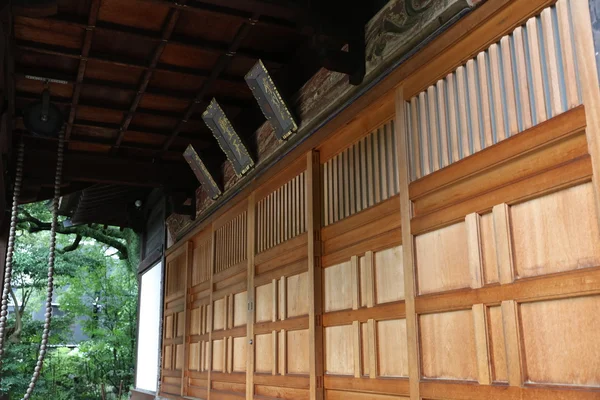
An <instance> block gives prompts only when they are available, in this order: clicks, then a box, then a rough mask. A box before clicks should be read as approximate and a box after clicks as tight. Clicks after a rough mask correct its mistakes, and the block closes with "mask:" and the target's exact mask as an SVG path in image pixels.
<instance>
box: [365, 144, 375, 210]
mask: <svg viewBox="0 0 600 400" xmlns="http://www.w3.org/2000/svg"><path fill="white" fill-rule="evenodd" d="M365 139H366V148H365V151H366V155H367V181H366V187H367V190H368V197H367V207H371V206H372V205H373V204H374V201H375V188H374V186H375V185H374V182H375V180H374V178H373V142H372V141H373V138H372V136H367V137H366V138H365Z"/></svg>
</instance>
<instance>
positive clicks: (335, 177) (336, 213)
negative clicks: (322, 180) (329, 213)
mask: <svg viewBox="0 0 600 400" xmlns="http://www.w3.org/2000/svg"><path fill="white" fill-rule="evenodd" d="M332 164H333V222H337V220H338V219H339V215H340V214H339V197H338V180H339V177H338V160H337V157H334V158H333V159H332Z"/></svg>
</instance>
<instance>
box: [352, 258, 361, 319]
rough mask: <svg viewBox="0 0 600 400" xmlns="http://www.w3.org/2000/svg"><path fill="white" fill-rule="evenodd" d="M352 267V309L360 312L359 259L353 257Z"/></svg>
mask: <svg viewBox="0 0 600 400" xmlns="http://www.w3.org/2000/svg"><path fill="white" fill-rule="evenodd" d="M350 265H351V268H352V276H351V279H352V309H353V310H358V308H359V307H360V285H359V279H360V273H359V270H358V257H357V256H352V257H351V258H350Z"/></svg>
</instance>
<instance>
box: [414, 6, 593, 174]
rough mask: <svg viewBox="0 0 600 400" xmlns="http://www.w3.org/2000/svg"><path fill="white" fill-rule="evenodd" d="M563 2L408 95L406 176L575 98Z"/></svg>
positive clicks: (453, 158) (486, 143) (440, 164)
mask: <svg viewBox="0 0 600 400" xmlns="http://www.w3.org/2000/svg"><path fill="white" fill-rule="evenodd" d="M566 3H567V2H566V1H564V2H562V4H561V5H560V6H559V7H556V6H555V7H549V8H547V9H545V10H544V11H543V12H542V13H541V14H540V15H538V16H535V17H532V18H530V19H529V20H528V21H527V22H526V23H525V24H524V25H523V26H520V27H517V28H516V29H515V30H514V31H513V32H512V33H511V34H510V35H507V36H504V37H503V38H502V39H501V40H500V41H499V42H497V43H494V44H492V45H491V46H490V47H489V48H487V49H486V50H484V51H482V52H480V53H479V54H478V55H477V56H476V57H474V58H472V59H470V60H468V61H467V62H466V64H465V65H463V66H460V67H458V68H457V69H456V70H455V71H453V72H452V73H450V74H449V75H448V76H446V78H445V79H441V80H439V81H437V82H436V83H435V84H432V85H431V86H430V87H429V88H428V89H427V90H424V91H422V92H421V93H419V94H417V95H416V96H414V97H412V98H411V99H407V101H406V104H405V107H406V111H405V112H406V115H408V116H411V117H410V118H407V119H406V124H407V125H406V129H407V130H408V132H410V134H409V135H408V136H407V137H408V138H409V146H410V148H411V150H412V151H411V160H410V161H411V163H410V170H411V180H413V181H414V180H417V179H419V178H422V177H423V176H426V175H428V174H430V173H432V172H435V171H437V170H439V169H441V168H444V167H446V166H447V165H448V164H451V163H454V162H457V161H458V160H460V159H463V158H465V157H468V156H469V155H471V154H474V153H477V152H479V151H481V150H482V149H484V148H487V147H490V146H492V145H494V144H496V143H498V142H500V141H502V140H505V139H506V138H508V137H510V136H513V135H515V134H517V133H519V132H522V131H524V130H526V129H528V128H530V127H531V126H533V125H537V124H539V123H541V122H544V121H545V120H547V119H549V118H552V117H554V116H556V115H558V114H560V113H562V112H565V111H567V110H568V109H571V108H573V107H576V106H577V105H579V104H581V102H582V96H581V93H580V90H579V89H578V88H579V85H580V82H579V79H578V76H577V73H576V71H575V68H574V65H573V59H574V58H575V56H576V54H575V53H574V48H575V42H574V38H573V35H572V31H573V21H572V17H571V16H570V14H569V11H568V5H567V6H565V5H566Z"/></svg>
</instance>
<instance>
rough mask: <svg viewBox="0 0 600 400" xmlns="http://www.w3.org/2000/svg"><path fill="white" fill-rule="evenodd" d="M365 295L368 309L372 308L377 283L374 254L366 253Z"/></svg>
mask: <svg viewBox="0 0 600 400" xmlns="http://www.w3.org/2000/svg"><path fill="white" fill-rule="evenodd" d="M365 270H366V273H365V283H364V285H365V288H366V290H365V294H366V296H367V299H366V300H367V301H366V303H367V307H369V308H371V307H373V306H374V305H375V281H374V277H373V252H372V251H370V250H369V251H367V252H366V253H365Z"/></svg>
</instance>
